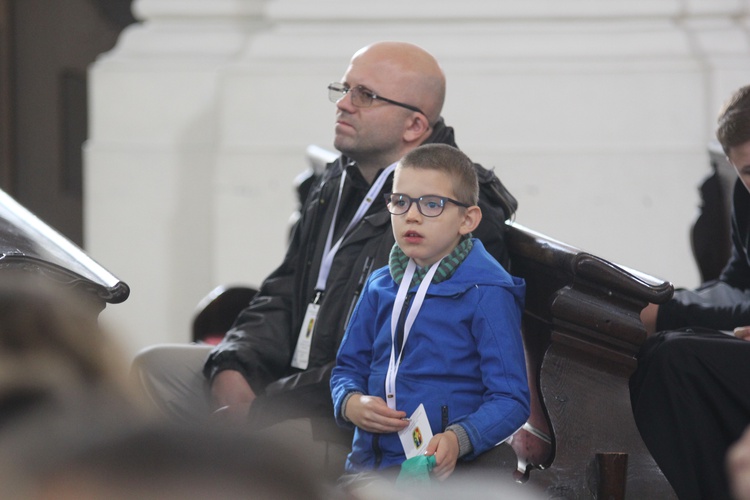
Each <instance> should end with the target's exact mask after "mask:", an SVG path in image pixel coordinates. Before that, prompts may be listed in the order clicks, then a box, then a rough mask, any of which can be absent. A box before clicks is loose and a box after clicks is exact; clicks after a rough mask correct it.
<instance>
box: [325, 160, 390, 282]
mask: <svg viewBox="0 0 750 500" xmlns="http://www.w3.org/2000/svg"><path fill="white" fill-rule="evenodd" d="M395 168H396V164H395V163H394V164H393V165H390V166H389V167H388V168H386V169H385V170H383V171H382V172H381V173H380V175H379V176H378V178H377V179H375V182H373V183H372V186H370V190H369V191H368V192H367V194H366V195H365V198H364V199H363V200H362V202H361V203H360V204H359V208H358V209H357V212H356V213H355V214H354V217H352V220H351V221H350V222H349V225H348V226H346V229H345V230H344V233H343V234H342V235H341V238H339V240H338V241H337V242H336V244H335V245H333V247H332V246H331V245H332V243H333V231H334V229H335V228H336V219H337V218H338V214H339V205H340V204H341V195H342V194H343V192H344V181H345V180H346V170H344V171H343V172H342V174H341V183H340V185H339V197H338V199H337V200H336V208H334V210H333V220H331V225H330V227H329V228H328V236H327V237H326V245H325V248H324V249H323V260H322V261H321V263H320V271H319V272H318V281H317V283H316V284H315V290H317V291H319V292H323V291H325V289H326V282H327V281H328V275H329V274H330V272H331V264H332V263H333V258H334V257H335V256H336V252H338V250H339V247H340V246H341V242H342V241H344V238H345V237H346V235H347V234H348V233H349V231H350V230H351V229H352V228H353V227H354V226H356V225H357V224H359V221H361V220H362V219H363V218H364V216H365V214H366V213H367V211H368V210H369V209H370V207H371V206H372V203H373V202H374V201H375V197H376V196H377V195H378V194H379V193H380V190H381V189H383V185H384V184H385V181H386V180H387V179H388V176H389V175H391V172H393V170H394V169H395Z"/></svg>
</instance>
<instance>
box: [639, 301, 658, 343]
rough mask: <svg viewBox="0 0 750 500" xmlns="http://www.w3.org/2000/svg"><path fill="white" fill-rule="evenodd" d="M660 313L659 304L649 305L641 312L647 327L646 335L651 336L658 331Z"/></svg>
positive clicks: (644, 324)
mask: <svg viewBox="0 0 750 500" xmlns="http://www.w3.org/2000/svg"><path fill="white" fill-rule="evenodd" d="M658 313H659V305H658V304H649V305H647V306H646V307H644V308H643V309H642V310H641V321H642V322H643V326H645V327H646V333H648V334H649V335H651V334H652V333H654V331H655V330H656V315H657V314H658Z"/></svg>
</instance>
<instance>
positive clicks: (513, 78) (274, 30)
mask: <svg viewBox="0 0 750 500" xmlns="http://www.w3.org/2000/svg"><path fill="white" fill-rule="evenodd" d="M134 10H135V12H136V14H137V15H138V16H139V18H140V19H142V20H143V23H142V24H140V25H137V26H132V27H131V28H129V29H128V30H127V31H126V32H125V33H124V34H123V35H122V37H121V39H120V41H119V43H118V46H117V47H116V48H115V49H114V50H113V51H111V52H110V53H108V54H106V55H104V56H102V57H101V58H100V59H99V60H98V61H97V63H96V64H95V65H94V66H93V67H92V68H91V78H92V82H91V110H92V111H91V112H92V117H91V119H92V125H91V129H90V130H91V137H90V140H89V142H88V144H87V147H86V156H85V161H86V240H87V241H88V242H89V243H88V248H87V250H88V251H89V253H90V254H91V255H92V256H93V257H94V258H95V259H97V260H98V261H99V262H101V263H102V264H103V265H104V266H105V267H107V268H108V269H109V270H110V271H112V272H113V273H115V274H116V275H117V276H118V277H119V278H121V279H122V280H124V281H126V282H127V283H128V284H129V285H130V286H131V288H132V295H131V298H130V299H128V301H127V302H125V303H124V304H121V305H117V306H113V307H109V308H107V310H106V311H105V312H104V313H103V318H104V319H105V320H109V321H111V322H112V323H114V325H115V327H116V329H118V331H120V332H121V334H122V335H123V338H125V339H126V342H127V344H128V346H129V347H130V348H131V349H132V350H133V351H135V350H136V349H138V348H140V347H143V346H145V345H149V344H151V343H155V342H164V341H177V342H185V341H187V340H188V338H189V326H190V321H191V319H192V314H193V310H194V307H195V305H196V303H197V302H198V301H199V300H200V298H201V297H202V296H204V295H205V294H206V293H208V291H209V290H211V289H212V288H213V287H214V286H216V285H219V284H226V283H248V284H252V285H257V284H259V282H260V281H261V280H262V278H263V277H264V276H265V275H266V274H267V273H268V272H269V271H270V270H272V269H273V268H274V267H275V266H276V265H277V264H278V263H279V262H280V259H281V255H282V253H283V250H284V246H285V236H286V230H287V220H288V217H289V214H290V213H291V211H292V210H293V208H294V196H293V192H292V180H293V178H294V176H295V175H297V174H298V173H299V172H300V171H301V170H302V169H303V168H304V167H305V163H304V150H305V147H306V146H307V145H308V144H311V143H314V144H318V145H321V146H324V147H329V148H330V147H331V142H332V137H333V134H332V132H333V116H334V106H333V104H331V103H329V102H328V100H327V96H326V90H325V86H326V85H327V84H328V83H329V82H331V81H334V80H338V79H339V78H340V77H341V75H342V74H343V72H344V70H345V68H346V64H347V62H348V59H349V57H350V56H351V54H352V53H353V52H354V51H355V50H357V49H358V48H360V47H361V46H363V45H366V44H368V43H370V42H373V41H377V40H382V39H399V40H406V41H411V42H414V43H417V44H420V45H422V46H424V47H425V48H427V49H428V50H430V51H431V52H432V53H433V54H435V56H436V57H437V58H438V59H439V60H440V61H441V64H442V65H443V68H444V70H445V72H446V75H447V79H448V99H447V102H446V107H445V110H444V117H445V118H446V121H447V122H448V124H450V125H452V126H454V127H455V128H456V134H457V141H458V144H459V145H460V146H461V148H462V149H463V150H464V151H466V152H467V153H468V154H469V155H470V156H472V157H473V158H474V159H475V160H477V161H480V162H481V163H483V164H484V165H485V166H488V167H495V169H496V172H497V174H498V175H499V176H500V177H501V178H502V179H503V181H504V182H505V183H506V185H507V186H508V187H509V188H510V189H511V191H512V192H513V193H514V194H515V195H516V196H517V198H518V200H519V204H520V208H519V211H518V215H517V218H516V220H517V221H518V222H520V223H522V224H524V225H526V226H528V227H531V228H533V229H535V230H537V231H540V232H543V233H546V234H548V235H549V236H552V237H555V238H557V239H560V240H563V241H565V242H566V243H569V244H572V245H575V246H578V247H580V248H582V249H584V250H587V251H590V252H592V253H595V254H597V255H599V256H601V257H604V258H606V259H609V260H613V261H615V262H618V263H620V264H623V265H626V266H628V267H632V268H635V269H638V270H640V271H643V272H646V273H650V274H653V275H655V276H658V277H661V278H664V279H669V280H671V281H673V282H674V283H676V284H678V285H685V286H694V285H696V284H697V283H698V272H697V268H696V266H695V263H694V261H693V259H692V255H691V254H690V247H689V240H688V234H689V228H690V225H691V224H692V222H693V220H694V219H695V216H696V215H697V207H698V193H697V188H698V185H699V184H700V182H701V180H702V178H703V177H704V176H705V175H706V174H708V172H709V167H708V160H707V154H706V143H707V142H708V141H709V140H710V139H712V138H713V125H714V122H715V115H716V112H717V110H718V108H719V105H720V103H721V102H722V101H723V100H724V99H725V98H726V97H727V96H728V95H729V93H730V92H731V91H732V90H734V89H735V88H737V87H739V86H741V85H743V84H746V83H749V82H750V57H748V56H749V55H750V37H749V36H748V31H749V30H748V23H747V20H748V12H750V3H749V2H748V1H740V0H735V1H729V0H693V1H683V2H679V1H667V0H659V1H654V0H648V1H646V0H644V1H634V0H621V1H615V0H609V1H608V2H601V1H596V2H595V1H585V0H577V1H575V0H574V1H566V2H560V1H544V0H523V1H521V0H519V1H506V0H504V1H493V0H463V1H462V2H449V3H447V2H433V1H431V0H410V1H404V0H398V1H383V2H379V3H377V4H376V5H375V6H373V4H370V3H365V2H351V1H343V0H317V1H315V2H310V1H309V0H266V1H263V0H190V1H188V0H180V1H176V0H136V1H135V4H134Z"/></svg>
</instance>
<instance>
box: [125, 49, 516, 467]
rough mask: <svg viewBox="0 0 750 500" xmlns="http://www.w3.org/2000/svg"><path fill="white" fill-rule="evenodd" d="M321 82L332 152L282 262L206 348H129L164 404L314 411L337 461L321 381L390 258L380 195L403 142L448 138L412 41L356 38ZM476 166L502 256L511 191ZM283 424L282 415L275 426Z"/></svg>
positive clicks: (438, 73)
mask: <svg viewBox="0 0 750 500" xmlns="http://www.w3.org/2000/svg"><path fill="white" fill-rule="evenodd" d="M328 92H329V98H330V99H331V101H332V102H334V103H335V104H336V121H335V140H334V146H335V147H336V149H337V150H338V151H340V152H341V156H340V157H339V158H338V159H337V160H336V161H334V162H332V163H331V164H329V165H328V166H327V167H326V169H325V172H324V173H323V174H322V175H321V177H320V179H317V181H316V182H315V184H314V186H313V187H312V188H311V191H310V193H309V195H308V196H307V199H306V200H305V203H304V206H303V208H302V210H301V214H302V215H301V218H300V220H299V222H298V223H297V225H296V227H295V228H294V231H293V235H292V239H291V243H290V246H289V248H288V250H287V253H286V256H285V257H284V261H283V263H282V264H281V266H280V267H279V268H278V269H276V270H275V271H274V272H273V273H272V274H271V275H270V276H269V277H268V278H267V279H266V280H265V281H264V282H263V284H262V285H261V288H260V291H259V292H258V295H257V296H256V297H255V298H254V299H253V301H252V302H251V303H250V305H249V306H248V307H247V308H246V309H245V310H244V311H242V312H241V313H240V315H239V316H238V318H237V320H236V321H235V323H234V326H233V327H232V329H231V330H230V331H229V332H228V333H227V335H226V337H225V338H224V340H223V341H222V342H221V344H220V345H218V346H217V347H216V348H214V349H210V348H209V347H205V346H180V347H174V346H160V347H154V348H150V349H147V350H145V351H144V352H142V353H141V354H140V355H139V356H138V357H137V358H136V360H135V362H134V367H133V368H134V369H133V373H134V375H135V376H136V377H137V378H138V380H139V382H140V383H141V386H142V388H143V389H144V390H145V392H146V394H147V395H148V396H149V398H150V399H151V401H153V402H154V403H155V404H156V405H157V406H158V407H159V408H161V409H162V410H163V411H165V412H166V413H168V414H170V415H172V416H177V417H181V418H188V419H189V418H192V417H194V416H196V415H198V416H199V415H201V414H207V413H211V412H214V413H215V414H217V415H223V416H224V417H226V418H227V419H228V420H229V421H233V422H242V423H243V424H245V425H247V424H246V422H247V421H248V418H249V419H250V424H249V425H250V426H252V427H253V428H256V429H259V428H264V427H269V426H274V427H278V424H279V423H280V422H281V421H285V420H299V418H300V417H304V419H306V421H307V422H309V421H310V420H311V419H313V420H314V419H318V420H320V421H322V422H324V423H322V424H321V425H319V426H317V427H316V426H314V429H313V431H314V432H316V437H317V433H318V432H321V433H322V434H320V437H322V438H323V439H324V440H326V441H331V440H333V441H336V439H335V438H336V437H337V436H338V437H340V441H339V442H340V443H341V445H342V446H343V448H342V450H341V451H342V452H343V453H344V455H342V458H341V462H340V463H338V464H337V466H341V465H342V464H343V456H345V453H346V451H347V449H348V446H349V445H350V443H351V436H350V435H342V434H341V432H342V431H341V430H339V429H338V428H336V427H335V423H334V420H333V405H332V402H331V396H330V391H329V388H328V382H329V377H330V370H331V368H332V365H333V363H334V361H335V357H336V352H337V349H338V346H339V343H340V342H341V339H342V337H343V334H344V330H345V327H346V323H347V321H348V319H349V318H348V313H349V311H350V309H351V307H352V306H353V304H354V303H355V301H356V299H357V297H358V295H359V291H360V288H361V286H362V284H363V283H364V280H365V278H366V277H367V275H368V274H369V273H370V272H371V271H373V270H375V269H377V268H379V267H382V266H384V265H386V264H387V263H388V257H389V254H390V251H391V248H392V247H393V245H394V239H393V234H392V231H391V226H390V216H389V213H388V212H387V210H386V208H385V202H384V196H383V195H384V194H385V193H389V192H390V191H391V185H392V178H393V175H392V171H393V168H394V167H395V164H396V162H397V161H398V160H399V159H400V158H401V157H402V156H403V155H404V154H406V153H407V152H409V151H411V150H413V149H414V148H416V147H418V146H420V145H421V144H425V143H444V144H449V145H452V146H456V144H455V141H454V136H453V129H452V128H450V127H448V126H446V125H445V123H444V122H443V119H442V118H441V111H442V107H443V102H444V99H445V76H444V74H443V71H442V70H441V68H440V66H439V64H438V62H437V61H436V60H435V58H434V57H433V56H432V55H430V54H429V53H428V52H426V51H425V50H423V49H422V48H420V47H418V46H416V45H412V44H408V43H402V42H380V43H375V44H372V45H369V46H367V47H364V48H362V49H361V50H359V51H357V52H356V53H355V54H354V56H353V57H352V59H351V61H350V63H349V66H348V67H347V69H346V72H345V73H344V75H343V77H342V79H341V81H340V82H335V83H332V84H330V85H329V87H328ZM476 169H477V174H478V177H479V180H480V191H481V193H480V203H479V206H480V208H481V209H482V213H483V214H484V216H483V218H482V224H481V225H480V227H479V228H478V229H477V231H476V232H475V233H474V235H475V236H476V237H478V238H480V239H481V240H482V241H483V242H484V244H485V247H487V248H488V250H489V251H490V253H492V254H493V256H494V257H495V258H496V259H498V261H500V262H501V263H502V264H504V265H505V264H507V252H506V248H505V245H504V242H503V232H504V228H505V225H504V221H505V220H506V219H507V218H508V217H510V215H511V213H509V212H510V211H512V210H513V209H515V206H514V202H515V200H512V202H511V203H508V198H503V196H502V193H505V192H506V191H505V190H504V188H503V186H502V184H501V183H500V181H499V180H498V179H497V177H495V175H494V174H493V173H492V172H490V171H488V170H486V169H484V168H482V167H481V166H479V165H476ZM510 198H511V199H512V197H510ZM258 251H262V247H259V248H258ZM209 351H210V352H209ZM204 361H205V363H204ZM201 366H203V373H202V374H201V370H200V367H201ZM207 394H209V395H210V397H206V395H207ZM217 412H218V413H217ZM327 424H330V429H328V428H327ZM304 425H308V424H304ZM315 429H325V430H323V431H316V430H315ZM290 433H293V432H291V431H289V429H288V427H285V428H284V430H283V431H280V434H281V435H286V436H288V435H290ZM295 444H297V443H295ZM330 455H331V451H330V450H326V452H325V456H326V457H328V456H330ZM340 470H343V469H340Z"/></svg>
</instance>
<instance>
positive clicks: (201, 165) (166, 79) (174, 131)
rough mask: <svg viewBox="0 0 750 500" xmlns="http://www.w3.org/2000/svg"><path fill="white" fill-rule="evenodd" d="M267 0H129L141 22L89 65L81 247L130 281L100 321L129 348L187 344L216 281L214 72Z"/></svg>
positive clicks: (242, 41)
mask: <svg viewBox="0 0 750 500" xmlns="http://www.w3.org/2000/svg"><path fill="white" fill-rule="evenodd" d="M263 4H264V1H263V0H258V1H250V0H242V1H238V0H235V1H230V0H190V1H188V0H180V1H173V0H136V2H135V3H134V7H133V9H134V13H135V14H136V16H137V17H138V19H139V20H141V23H140V24H137V25H132V26H131V27H129V28H128V29H127V30H126V31H125V32H124V33H123V34H122V36H121V38H120V40H119V42H118V44H117V46H116V47H115V49H114V50H112V51H111V52H109V53H107V54H105V55H103V56H102V57H100V58H99V60H97V62H96V63H95V64H94V65H93V66H92V67H91V69H90V75H91V87H90V89H91V90H90V102H91V122H90V137H89V140H88V142H87V145H86V147H85V193H86V194H85V196H86V198H85V209H86V216H85V234H86V241H87V250H88V251H89V252H90V254H91V255H92V256H94V257H95V258H96V259H97V260H99V261H100V262H102V263H106V266H107V268H108V269H110V270H111V271H112V272H113V273H115V274H116V275H117V276H118V277H121V279H123V280H124V281H126V282H127V283H128V284H129V285H130V286H131V290H132V293H131V296H130V298H129V299H128V300H127V301H126V302H125V303H124V304H122V306H121V307H120V306H118V307H117V308H112V309H108V310H106V311H105V312H104V313H103V314H102V318H103V320H105V321H108V320H109V321H111V322H113V323H114V327H115V329H116V330H117V331H118V332H119V333H120V334H121V335H122V336H123V339H124V340H125V343H126V347H127V348H129V349H130V350H132V351H134V350H137V349H138V348H140V347H143V346H145V345H149V344H152V343H155V342H166V341H173V342H185V341H187V340H188V338H189V332H190V323H191V320H192V314H193V311H194V307H195V305H196V304H197V302H198V301H199V299H200V298H201V297H203V296H204V295H205V294H206V293H207V292H208V291H209V290H210V289H211V288H212V287H213V286H214V282H213V280H212V275H211V272H212V268H213V265H212V254H213V251H214V250H213V241H212V238H211V227H212V222H213V207H214V190H213V188H212V185H213V179H214V175H215V174H214V170H215V155H216V145H217V140H218V139H217V137H218V133H219V129H218V125H219V120H218V116H217V106H216V103H217V95H218V92H219V90H220V73H221V70H222V68H224V67H226V66H227V65H230V64H232V62H233V61H234V60H236V59H237V58H238V57H239V55H240V54H241V53H242V51H243V49H244V47H245V45H246V44H247V43H248V40H249V39H250V38H251V37H252V35H253V33H254V32H256V31H257V30H258V29H261V27H262V23H261V20H260V14H261V9H262V7H263Z"/></svg>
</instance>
